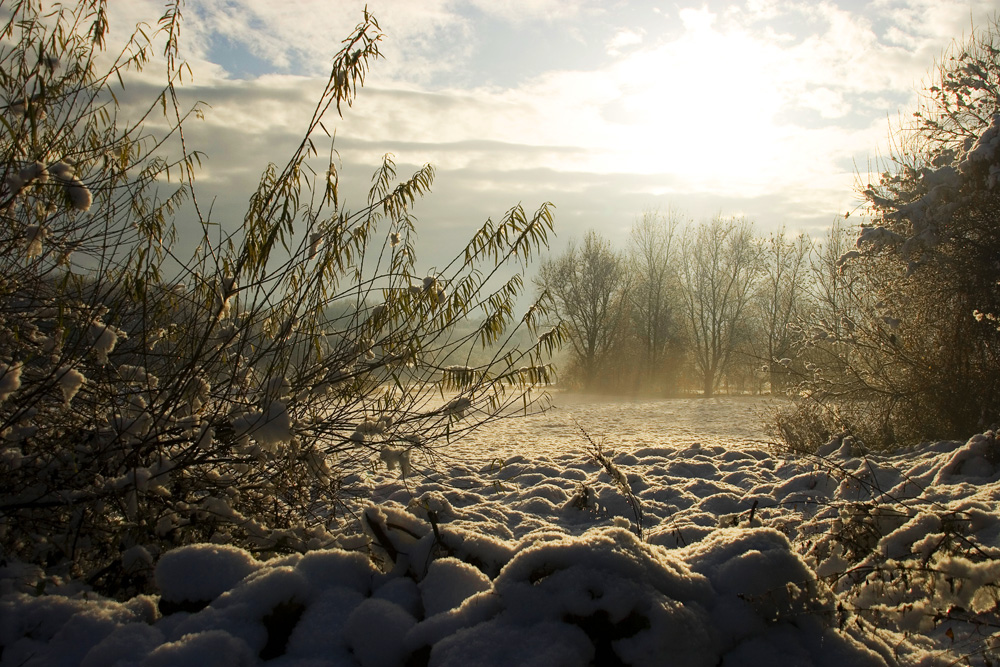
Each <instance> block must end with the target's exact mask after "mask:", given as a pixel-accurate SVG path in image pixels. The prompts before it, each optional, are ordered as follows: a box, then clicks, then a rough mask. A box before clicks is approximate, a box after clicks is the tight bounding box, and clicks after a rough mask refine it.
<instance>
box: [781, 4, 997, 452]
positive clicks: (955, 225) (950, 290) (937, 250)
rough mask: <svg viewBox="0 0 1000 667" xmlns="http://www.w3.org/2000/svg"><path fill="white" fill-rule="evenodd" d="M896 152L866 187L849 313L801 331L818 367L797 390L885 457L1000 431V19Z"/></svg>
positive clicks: (948, 64) (957, 55)
mask: <svg viewBox="0 0 1000 667" xmlns="http://www.w3.org/2000/svg"><path fill="white" fill-rule="evenodd" d="M895 145H896V149H895V151H894V152H893V154H892V155H891V156H890V160H889V164H888V165H887V167H886V169H885V171H884V173H883V174H882V176H881V178H880V180H879V182H878V183H877V184H866V185H864V186H863V187H862V188H861V189H862V194H863V196H864V198H865V199H866V200H867V203H868V205H869V207H868V217H867V219H866V220H865V222H864V223H863V224H862V225H861V226H860V227H859V229H858V236H857V241H856V244H855V247H854V248H850V249H845V252H844V253H843V254H842V255H841V257H840V259H839V261H838V262H837V269H838V275H839V277H838V282H839V285H838V288H839V289H840V299H841V302H840V305H839V306H838V309H837V310H838V312H833V313H832V314H831V313H823V314H822V315H823V316H822V317H820V316H817V317H816V318H814V320H812V321H810V322H807V323H806V324H805V325H804V326H803V327H802V330H801V334H802V335H801V342H802V345H803V348H804V349H803V354H804V355H805V356H807V357H809V358H810V359H811V361H812V362H813V364H814V366H815V368H817V369H818V370H817V371H816V372H814V373H812V374H811V376H810V377H809V378H807V381H806V382H805V383H804V384H803V385H802V386H801V387H799V388H798V391H799V392H800V393H801V394H802V396H803V398H804V399H805V400H807V401H816V402H818V403H820V404H821V405H823V406H825V407H827V408H829V411H828V412H827V419H828V422H829V426H830V427H831V431H832V432H836V431H837V430H839V429H841V428H848V429H850V430H851V431H852V432H854V433H855V434H856V435H858V436H860V437H862V439H864V440H865V441H866V443H867V444H868V445H869V446H873V447H875V446H881V447H891V446H895V445H898V444H909V443H911V442H914V441H918V440H921V439H928V438H960V437H966V436H968V434H969V433H970V432H971V431H974V430H977V429H984V428H989V427H991V426H992V425H994V424H996V423H998V422H1000V408H998V406H1000V377H998V376H997V374H996V372H995V369H996V368H997V366H998V364H1000V327H998V326H997V321H996V318H997V314H998V313H1000V289H998V283H1000V263H998V262H997V257H998V255H1000V179H998V174H1000V22H998V20H997V19H994V20H993V21H992V22H991V23H989V24H988V25H986V26H984V27H981V28H980V29H978V30H976V31H975V32H974V33H973V35H972V36H971V37H969V38H968V39H967V40H965V41H964V42H962V43H958V44H956V45H955V46H954V47H953V49H952V50H951V51H950V52H949V53H946V54H945V56H944V57H943V58H942V60H941V62H940V64H939V65H938V66H937V69H936V72H935V73H934V75H933V77H932V81H931V82H930V83H929V84H928V85H927V87H926V90H925V92H924V98H923V103H922V104H921V108H920V110H919V111H917V112H916V113H915V114H914V117H913V122H912V123H910V124H908V125H906V126H904V127H902V128H900V130H899V132H898V134H897V135H896V144H895ZM828 263H829V260H828ZM831 315H832V316H831ZM812 444H813V446H816V445H818V444H820V443H812Z"/></svg>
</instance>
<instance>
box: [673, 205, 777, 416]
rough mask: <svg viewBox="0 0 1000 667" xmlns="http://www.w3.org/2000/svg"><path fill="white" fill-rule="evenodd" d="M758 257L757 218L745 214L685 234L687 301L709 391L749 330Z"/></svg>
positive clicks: (693, 340) (706, 392)
mask: <svg viewBox="0 0 1000 667" xmlns="http://www.w3.org/2000/svg"><path fill="white" fill-rule="evenodd" d="M759 258H760V247H759V246H758V244H757V243H756V242H755V240H754V237H753V223H752V222H750V221H749V220H747V219H745V218H729V219H726V218H722V217H721V216H719V217H716V218H714V219H713V220H712V221H711V222H708V223H702V224H700V225H698V226H696V227H689V228H688V229H687V230H686V233H685V235H684V243H683V262H682V277H683V283H684V300H685V303H684V305H685V311H686V316H687V321H688V326H689V333H690V335H691V343H692V345H693V348H694V349H693V352H694V363H695V367H696V369H697V371H698V373H699V374H700V375H701V378H702V390H703V391H704V395H705V396H711V395H713V394H714V393H715V390H716V388H717V387H718V384H719V380H720V379H721V378H722V377H723V376H724V375H725V373H726V370H727V369H728V368H729V365H730V362H731V361H732V358H733V352H734V350H735V349H736V347H737V345H738V344H739V343H740V341H741V339H742V337H743V336H744V335H745V334H746V326H745V325H746V323H745V318H746V314H747V312H746V311H747V308H748V304H749V302H750V298H751V296H752V294H753V288H754V283H755V281H756V279H757V275H758V272H759Z"/></svg>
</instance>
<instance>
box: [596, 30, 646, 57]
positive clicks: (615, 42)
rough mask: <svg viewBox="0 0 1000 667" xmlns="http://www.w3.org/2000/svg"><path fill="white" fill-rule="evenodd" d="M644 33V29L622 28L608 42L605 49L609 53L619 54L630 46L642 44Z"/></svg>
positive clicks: (612, 54)
mask: <svg viewBox="0 0 1000 667" xmlns="http://www.w3.org/2000/svg"><path fill="white" fill-rule="evenodd" d="M642 33H643V31H641V30H639V31H635V30H629V29H628V28H622V29H621V30H619V31H617V32H616V33H615V36H614V37H612V38H611V41H610V42H608V45H607V47H605V51H607V53H608V55H611V56H619V55H621V54H622V52H623V51H625V50H627V49H628V47H630V46H636V45H638V44H642Z"/></svg>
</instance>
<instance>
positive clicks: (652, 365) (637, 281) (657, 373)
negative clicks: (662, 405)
mask: <svg viewBox="0 0 1000 667" xmlns="http://www.w3.org/2000/svg"><path fill="white" fill-rule="evenodd" d="M681 221H682V218H681V215H680V214H679V213H678V212H676V211H674V210H672V209H667V212H666V213H660V212H658V211H646V212H645V213H643V215H642V218H641V219H640V220H638V221H637V222H636V225H635V226H634V227H633V228H632V235H631V237H630V239H629V255H628V260H629V270H630V272H631V274H632V280H633V285H632V291H631V298H630V303H631V306H632V307H631V315H632V324H633V326H634V330H635V335H636V337H637V338H638V341H639V347H640V357H639V369H640V375H641V379H642V381H643V382H644V383H645V384H646V385H647V386H653V385H656V384H657V383H658V382H659V381H660V380H661V376H662V374H663V372H664V370H665V369H664V363H665V362H666V357H667V354H668V347H669V346H670V344H671V342H672V341H675V340H676V338H677V329H678V327H679V326H680V322H679V316H678V313H677V298H678V297H677V294H676V292H677V290H676V283H677V281H678V275H677V273H678V272H677V266H676V255H677V245H678V242H679V239H678V236H679V234H678V228H679V227H680V224H681Z"/></svg>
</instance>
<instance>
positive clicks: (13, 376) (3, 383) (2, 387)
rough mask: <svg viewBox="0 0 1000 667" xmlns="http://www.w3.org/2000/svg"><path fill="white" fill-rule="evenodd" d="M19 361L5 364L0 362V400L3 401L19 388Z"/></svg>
mask: <svg viewBox="0 0 1000 667" xmlns="http://www.w3.org/2000/svg"><path fill="white" fill-rule="evenodd" d="M23 369H24V367H23V366H22V365H21V364H20V363H13V364H7V363H3V362H0V401H5V400H7V398H8V397H9V396H10V395H11V394H13V393H14V392H15V391H17V390H18V389H20V388H21V371H22V370H23Z"/></svg>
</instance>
